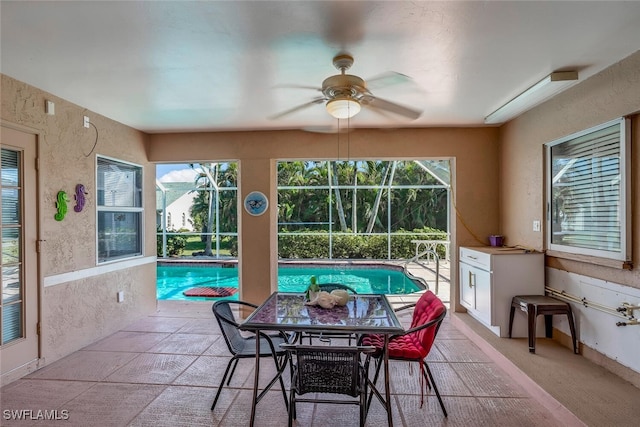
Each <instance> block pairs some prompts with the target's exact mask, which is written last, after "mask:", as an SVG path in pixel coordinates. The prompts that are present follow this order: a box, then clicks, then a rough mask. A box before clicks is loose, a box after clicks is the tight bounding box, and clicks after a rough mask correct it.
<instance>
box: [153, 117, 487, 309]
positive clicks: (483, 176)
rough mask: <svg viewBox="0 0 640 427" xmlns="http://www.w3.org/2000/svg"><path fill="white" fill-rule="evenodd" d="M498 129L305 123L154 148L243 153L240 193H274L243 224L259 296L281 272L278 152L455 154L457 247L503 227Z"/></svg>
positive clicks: (160, 141)
mask: <svg viewBox="0 0 640 427" xmlns="http://www.w3.org/2000/svg"><path fill="white" fill-rule="evenodd" d="M497 135H498V130H497V129H496V128H482V129H480V128H459V129H450V128H430V129H402V130H394V131H388V130H371V129H366V130H365V129H357V130H354V131H352V132H351V133H349V134H340V135H337V134H319V133H310V132H302V131H277V132H274V131H271V132H220V133H184V134H170V135H167V134H164V135H150V144H149V146H148V147H149V152H148V155H149V160H150V161H153V162H167V161H170V162H190V161H212V160H237V161H238V162H239V165H240V170H241V173H242V176H241V185H240V195H239V197H238V199H239V201H242V200H243V199H244V197H245V196H246V195H247V194H248V193H249V192H251V191H255V190H260V191H262V192H263V193H265V194H270V197H269V199H270V212H269V216H270V218H268V217H267V214H265V215H263V216H261V217H251V216H249V215H247V214H246V213H243V214H242V217H241V222H240V228H239V232H240V235H241V236H243V237H242V239H241V248H240V249H241V252H240V280H241V288H242V291H241V292H242V294H241V295H242V297H243V298H246V299H247V300H248V301H252V302H254V303H259V302H262V301H263V300H264V299H265V298H266V297H267V296H268V295H269V293H270V292H271V290H272V287H273V283H275V280H276V277H277V271H275V269H276V267H277V264H276V262H275V259H274V256H275V255H276V254H275V248H276V247H277V246H276V244H277V240H276V239H277V237H276V230H275V229H274V228H273V227H274V226H275V221H276V220H275V218H276V215H275V214H276V212H275V209H276V208H277V207H276V203H275V200H276V194H277V191H276V177H275V171H274V169H273V168H274V166H275V160H277V159H287V160H295V159H314V160H321V159H346V158H347V157H349V158H352V159H424V158H452V159H453V160H454V161H453V164H454V167H455V169H456V173H455V182H454V186H455V188H454V197H455V200H456V207H457V211H458V215H456V213H454V212H452V229H453V231H454V236H455V244H454V247H457V245H479V244H481V243H485V244H487V243H488V241H487V236H488V235H490V234H494V233H497V232H498V230H499V218H498V213H499V203H498V191H497V188H498V174H499V168H498V163H497V159H498V140H497ZM474 236H477V238H478V239H479V240H480V241H481V242H478V241H477V240H476V239H475V237H474ZM452 257H453V263H452V269H451V270H452V271H451V273H452V275H453V277H454V283H457V281H455V278H456V277H457V274H456V267H455V266H456V263H455V260H456V259H457V257H456V254H455V251H454V253H452ZM456 295H457V289H456V287H455V286H454V287H453V289H452V298H451V301H452V303H453V305H454V308H455V309H458V308H459V307H458V304H457V298H456Z"/></svg>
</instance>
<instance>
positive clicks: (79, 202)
mask: <svg viewBox="0 0 640 427" xmlns="http://www.w3.org/2000/svg"><path fill="white" fill-rule="evenodd" d="M86 194H89V193H87V191H86V190H85V188H84V185H82V184H78V185H76V195H75V198H76V205H75V206H74V207H73V210H74V211H76V212H82V209H84V204H85V201H86V198H85V195H86Z"/></svg>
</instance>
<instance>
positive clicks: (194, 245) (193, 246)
mask: <svg viewBox="0 0 640 427" xmlns="http://www.w3.org/2000/svg"><path fill="white" fill-rule="evenodd" d="M213 245H214V247H213V248H212V249H213V251H214V252H215V242H213ZM204 247H205V242H203V241H202V239H201V238H200V236H188V237H187V245H186V246H185V247H184V250H183V251H182V253H181V254H180V255H181V256H192V255H193V253H194V252H204ZM220 255H231V252H230V251H229V249H227V248H220Z"/></svg>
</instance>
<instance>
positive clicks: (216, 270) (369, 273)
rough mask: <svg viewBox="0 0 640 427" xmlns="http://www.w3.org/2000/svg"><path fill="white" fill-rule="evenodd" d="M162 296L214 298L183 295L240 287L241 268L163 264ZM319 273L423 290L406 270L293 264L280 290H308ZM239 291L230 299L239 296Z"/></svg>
mask: <svg viewBox="0 0 640 427" xmlns="http://www.w3.org/2000/svg"><path fill="white" fill-rule="evenodd" d="M157 268H158V279H157V294H158V299H165V300H166V299H168V300H189V301H198V300H200V301H206V300H211V299H212V298H204V297H186V296H184V295H183V294H182V292H183V291H186V290H188V289H191V288H195V287H205V286H218V287H231V288H237V287H238V269H237V268H226V267H221V266H206V267H202V266H194V265H189V266H162V265H159V266H158V267H157ZM311 276H315V277H316V278H317V280H318V283H343V284H345V285H349V286H351V287H352V288H353V289H355V290H356V292H358V293H361V294H364V293H376V294H409V293H412V292H416V291H419V290H422V289H423V287H422V285H421V284H419V283H417V282H416V281H414V280H412V279H411V278H410V277H407V276H406V275H405V274H404V273H403V272H402V271H400V270H395V269H390V268H379V267H375V266H373V267H372V266H366V267H357V266H335V265H332V266H317V265H314V266H308V267H307V266H305V267H299V266H295V267H293V266H291V267H283V266H281V267H279V268H278V290H279V291H282V292H304V291H305V290H306V289H307V287H308V286H309V283H310V281H311ZM237 298H238V294H237V293H236V294H235V295H233V296H232V297H229V299H237Z"/></svg>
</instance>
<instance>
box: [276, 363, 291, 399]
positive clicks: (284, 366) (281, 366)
mask: <svg viewBox="0 0 640 427" xmlns="http://www.w3.org/2000/svg"><path fill="white" fill-rule="evenodd" d="M274 362H276V369H277V370H278V372H279V374H278V375H279V377H278V379H279V380H280V388H281V389H282V396H283V397H284V406H285V407H286V408H287V411H289V400H288V399H287V389H286V387H285V386H284V381H283V380H282V372H284V370H285V369H286V368H287V365H288V364H289V363H288V362H289V356H288V355H285V356H284V360H283V361H282V365H280V363H279V362H278V359H277V358H274Z"/></svg>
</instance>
